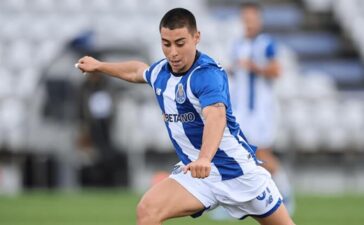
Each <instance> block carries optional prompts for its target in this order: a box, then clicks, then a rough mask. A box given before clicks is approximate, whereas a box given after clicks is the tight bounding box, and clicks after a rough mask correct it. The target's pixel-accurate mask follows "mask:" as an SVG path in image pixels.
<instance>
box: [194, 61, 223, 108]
mask: <svg viewBox="0 0 364 225" xmlns="http://www.w3.org/2000/svg"><path fill="white" fill-rule="evenodd" d="M190 82H191V83H190V85H191V91H192V93H193V94H194V95H195V96H196V97H197V98H198V99H199V102H200V105H201V108H204V107H206V106H209V105H213V104H215V103H219V102H221V103H224V104H225V106H226V107H227V106H228V96H229V90H228V89H229V88H228V81H227V76H226V73H225V72H224V71H222V70H220V69H219V68H214V67H206V68H201V69H198V70H196V72H195V73H194V74H193V75H192V77H191V81H190Z"/></svg>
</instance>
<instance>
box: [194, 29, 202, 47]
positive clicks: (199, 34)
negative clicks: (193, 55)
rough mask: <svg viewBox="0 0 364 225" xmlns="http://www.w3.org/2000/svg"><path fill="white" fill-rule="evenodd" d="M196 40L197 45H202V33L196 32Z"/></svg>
mask: <svg viewBox="0 0 364 225" xmlns="http://www.w3.org/2000/svg"><path fill="white" fill-rule="evenodd" d="M194 39H195V43H196V45H197V44H198V43H200V39H201V32H200V31H196V32H195V35H194Z"/></svg>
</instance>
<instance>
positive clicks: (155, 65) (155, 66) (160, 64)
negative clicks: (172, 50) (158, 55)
mask: <svg viewBox="0 0 364 225" xmlns="http://www.w3.org/2000/svg"><path fill="white" fill-rule="evenodd" d="M166 63H167V59H161V60H159V61H157V62H155V63H153V64H152V65H151V66H150V67H149V68H148V69H147V71H149V72H152V71H153V70H154V69H158V70H161V69H162V68H163V66H164V65H165V64H166Z"/></svg>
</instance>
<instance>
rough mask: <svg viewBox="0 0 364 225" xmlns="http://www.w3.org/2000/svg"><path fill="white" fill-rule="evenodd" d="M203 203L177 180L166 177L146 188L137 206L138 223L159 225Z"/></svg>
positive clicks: (197, 208)
mask: <svg viewBox="0 0 364 225" xmlns="http://www.w3.org/2000/svg"><path fill="white" fill-rule="evenodd" d="M204 208H205V207H204V205H203V204H202V203H201V202H200V201H199V200H198V199H197V198H195V197H194V196H193V195H192V194H191V193H190V192H188V191H187V190H186V189H185V188H184V187H182V186H181V185H180V184H179V183H178V182H177V181H175V180H174V179H171V178H167V179H165V180H163V181H161V182H160V183H158V184H156V185H155V186H153V187H152V188H151V189H150V190H148V191H147V192H146V193H145V194H144V196H143V197H142V199H141V200H140V202H139V204H138V206H137V224H138V225H160V224H162V222H163V221H165V220H166V219H169V218H175V217H182V216H189V215H192V214H194V213H197V212H199V211H201V210H203V209H204Z"/></svg>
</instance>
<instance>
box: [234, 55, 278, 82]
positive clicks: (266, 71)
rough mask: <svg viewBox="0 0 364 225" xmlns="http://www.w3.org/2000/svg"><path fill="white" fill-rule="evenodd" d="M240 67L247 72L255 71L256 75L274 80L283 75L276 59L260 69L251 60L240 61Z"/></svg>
mask: <svg viewBox="0 0 364 225" xmlns="http://www.w3.org/2000/svg"><path fill="white" fill-rule="evenodd" d="M239 66H241V67H242V68H244V69H246V70H249V71H253V72H254V73H255V74H258V75H262V76H265V77H267V78H272V79H274V78H278V77H279V75H280V73H281V66H280V64H279V62H278V61H277V60H276V59H272V60H270V61H269V63H268V64H267V65H266V66H264V67H259V66H258V65H256V64H255V63H253V62H252V61H251V60H241V61H239Z"/></svg>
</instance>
